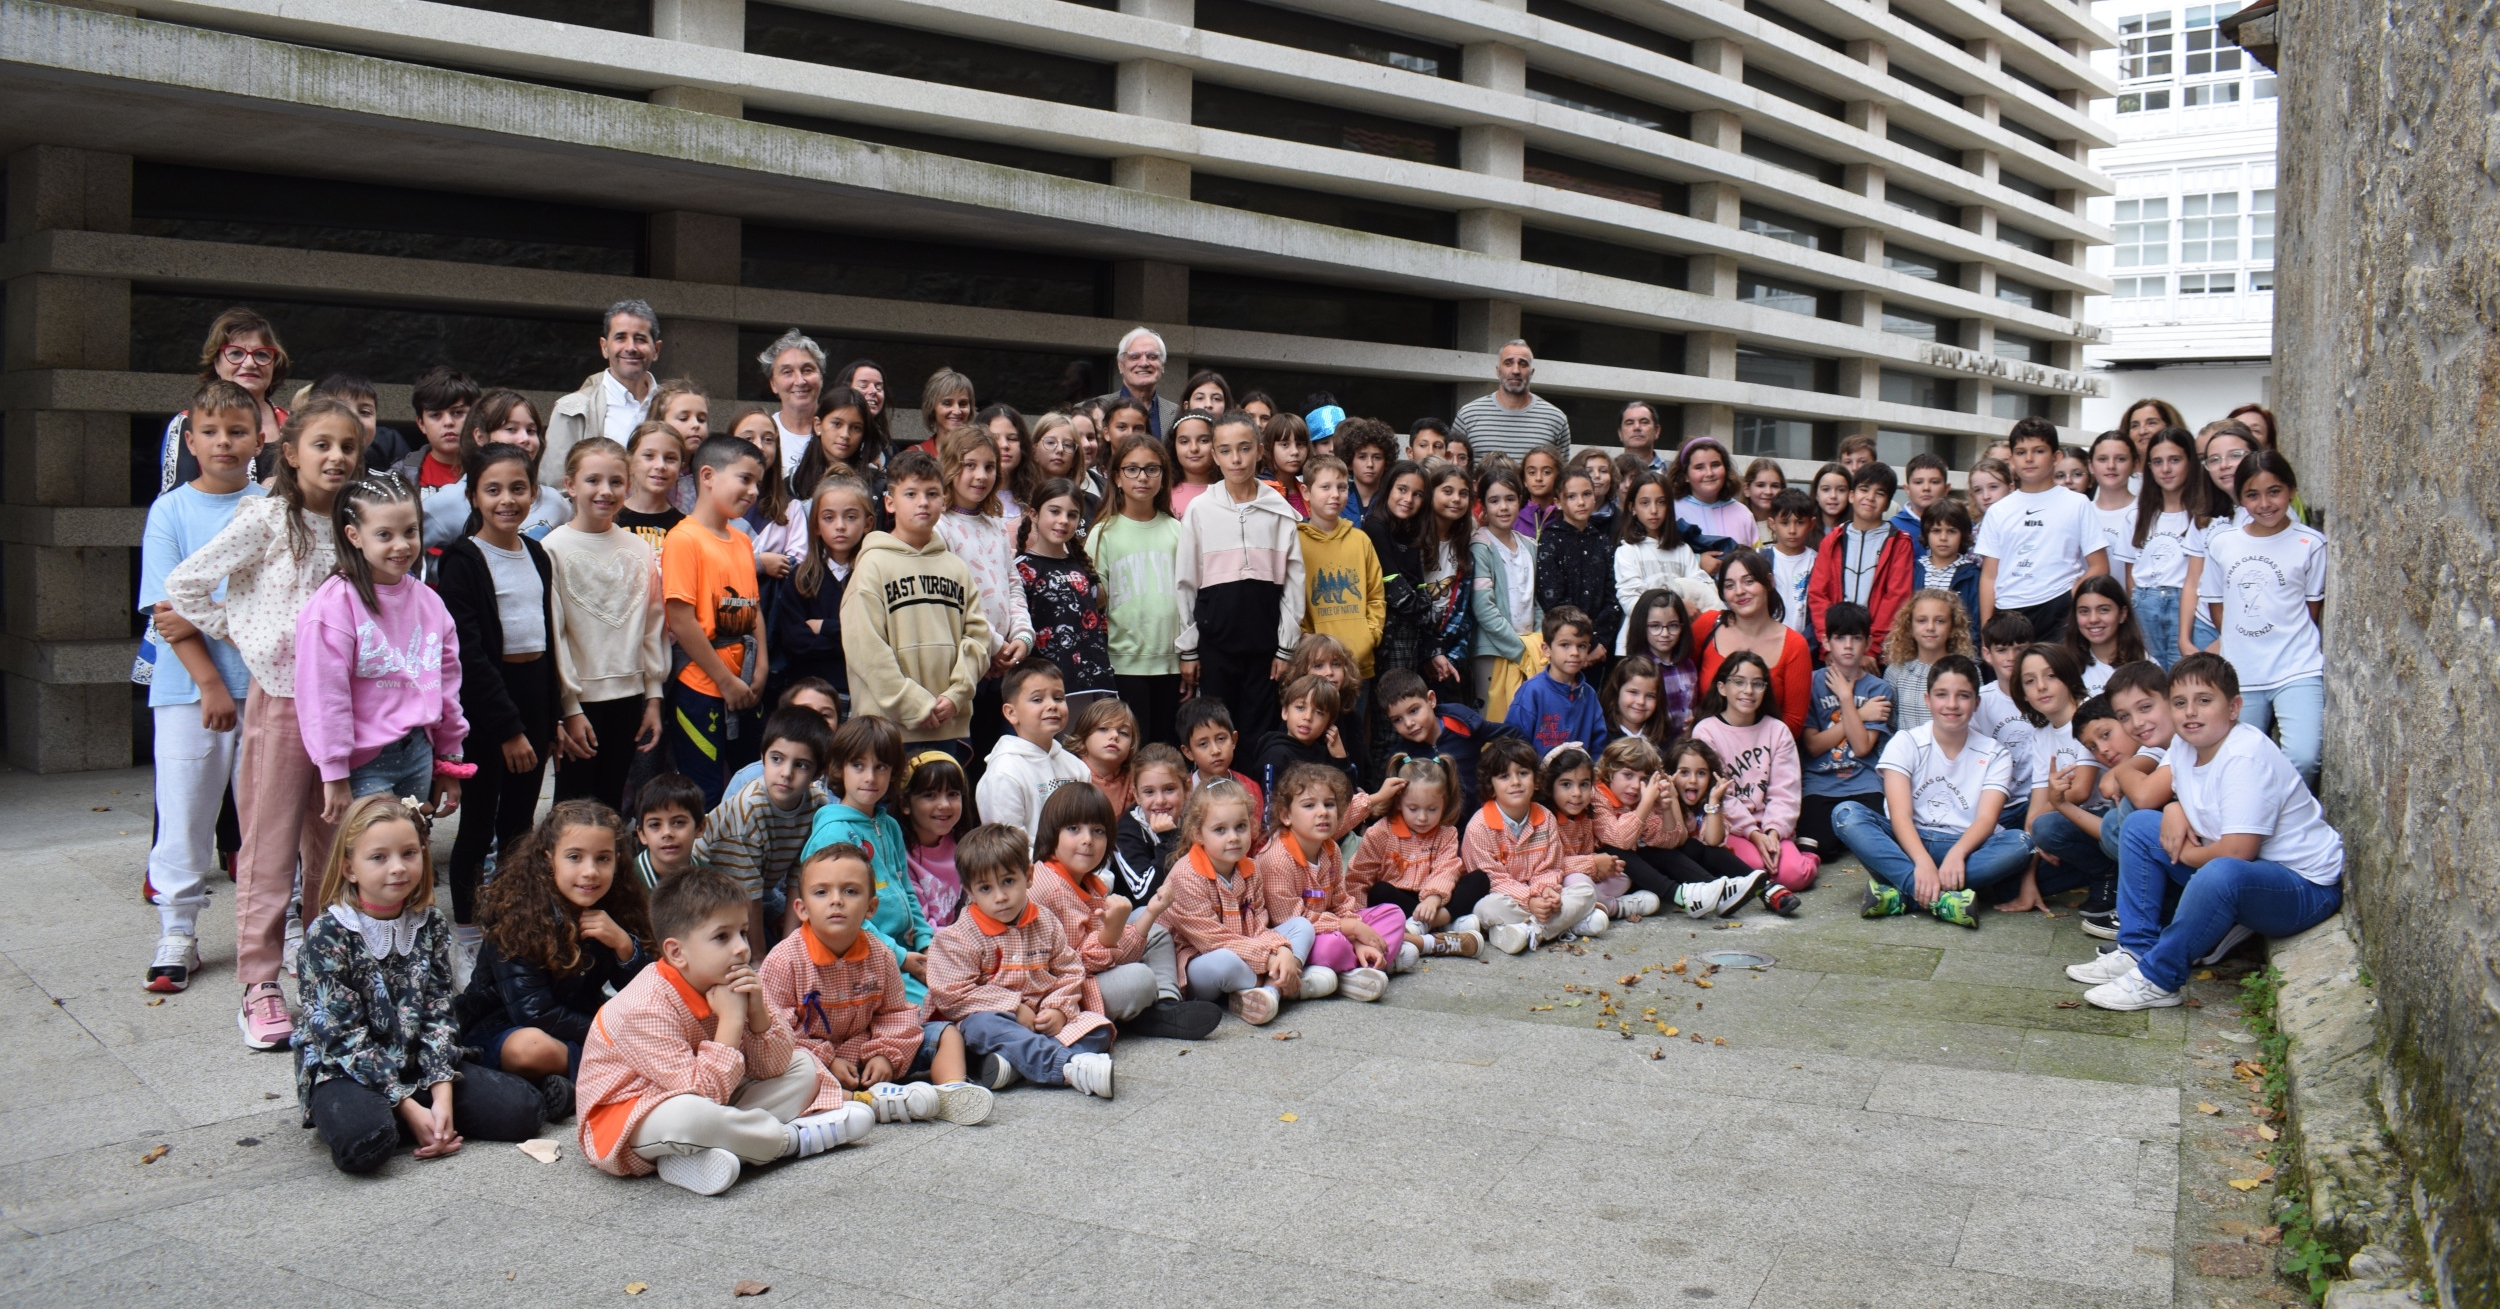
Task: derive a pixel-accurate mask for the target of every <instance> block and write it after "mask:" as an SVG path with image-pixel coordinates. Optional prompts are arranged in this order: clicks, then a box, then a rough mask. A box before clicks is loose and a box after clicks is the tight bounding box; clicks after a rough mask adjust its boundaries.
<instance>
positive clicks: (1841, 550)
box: [1806, 523, 1919, 659]
mask: <svg viewBox="0 0 2500 1309" xmlns="http://www.w3.org/2000/svg"><path fill="white" fill-rule="evenodd" d="M1848 531H1849V525H1848V524H1847V523H1843V524H1841V525H1840V526H1838V527H1835V528H1833V529H1832V530H1831V534H1830V535H1828V536H1825V537H1824V538H1823V544H1822V545H1821V546H1820V547H1819V548H1817V549H1816V550H1815V552H1814V572H1813V573H1812V574H1810V575H1808V577H1807V578H1806V607H1807V609H1809V610H1810V611H1811V612H1812V614H1813V617H1814V639H1815V641H1816V643H1817V644H1818V645H1819V644H1821V643H1822V641H1823V613H1824V611H1825V610H1827V609H1830V608H1831V607H1832V606H1833V605H1836V604H1838V603H1840V602H1841V601H1843V600H1846V599H1848V598H1849V597H1848V593H1847V592H1845V591H1843V590H1842V589H1841V582H1840V575H1841V567H1842V562H1843V561H1842V556H1843V555H1844V554H1845V553H1846V552H1847V548H1848V538H1847V535H1846V534H1847V532H1848ZM1918 554H1919V551H1918V546H1917V543H1915V542H1913V541H1912V540H1910V538H1909V537H1908V536H1907V535H1906V534H1904V533H1903V532H1902V531H1901V530H1900V529H1899V528H1895V529H1893V532H1892V534H1891V535H1889V536H1886V537H1885V538H1884V548H1883V550H1882V552H1881V553H1879V554H1877V555H1876V556H1875V589H1874V590H1872V591H1870V592H1868V593H1867V597H1866V610H1867V613H1868V614H1869V615H1870V616H1872V617H1873V619H1874V622H1875V635H1874V640H1873V642H1872V643H1871V644H1870V646H1869V647H1868V648H1869V650H1870V651H1871V652H1872V653H1873V654H1874V655H1875V657H1877V658H1878V659H1880V658H1881V657H1882V655H1883V652H1884V634H1885V633H1887V632H1889V631H1891V630H1892V615H1893V612H1894V611H1895V610H1898V609H1899V608H1900V607H1901V603H1902V602H1903V601H1905V600H1907V599H1909V598H1910V592H1912V591H1915V590H1917V589H1918V587H1917V585H1916V579H1917V576H1918Z"/></svg>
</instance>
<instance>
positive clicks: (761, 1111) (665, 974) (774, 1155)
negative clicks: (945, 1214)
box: [574, 868, 876, 1195]
mask: <svg viewBox="0 0 2500 1309" xmlns="http://www.w3.org/2000/svg"><path fill="white" fill-rule="evenodd" d="M749 903H750V902H749V900H748V899H747V894H746V892H745V890H743V889H742V888H740V887H739V885H738V884H737V883H736V882H735V881H733V880H731V879H730V878H728V877H726V876H724V875H722V874H720V873H716V872H713V871H711V870H710V869H706V868H696V869H692V870H690V871H687V872H684V873H680V874H678V875H677V876H675V877H672V878H670V879H668V880H667V881H666V882H664V883H662V884H661V886H660V889H659V891H658V892H657V893H656V894H654V895H653V896H652V897H651V934H652V935H654V936H657V937H659V938H660V961H659V962H658V963H655V964H653V965H651V966H650V967H649V968H646V969H643V970H642V972H641V973H639V974H638V975H636V976H635V978H634V980H633V981H631V982H628V983H626V986H625V989H624V990H622V991H619V992H617V993H616V995H615V997H614V998H612V999H610V1000H609V1001H608V1002H607V1003H606V1004H604V1005H602V1006H600V1008H599V1015H598V1017H597V1018H595V1019H593V1020H592V1021H591V1025H590V1039H589V1040H587V1041H585V1042H583V1044H582V1064H581V1069H582V1071H581V1077H580V1079H579V1080H578V1081H576V1082H575V1084H574V1096H575V1103H576V1104H577V1105H578V1106H579V1107H580V1110H581V1137H580V1140H581V1147H582V1153H583V1154H585V1155H587V1156H589V1158H590V1161H591V1162H592V1163H594V1164H596V1165H598V1166H599V1168H600V1170H601V1171H603V1172H608V1173H613V1174H615V1175H616V1176H618V1177H639V1176H642V1175H643V1174H646V1173H650V1172H653V1171H655V1170H656V1171H657V1172H658V1173H659V1174H660V1179H661V1180H662V1181H665V1182H669V1183H672V1184H674V1185H677V1186H682V1187H684V1188H686V1189H687V1190H689V1191H692V1192H694V1193H695V1194H697V1195H718V1194H720V1193H721V1192H723V1191H726V1190H728V1189H729V1185H730V1183H732V1182H735V1181H737V1180H738V1173H739V1171H740V1168H741V1166H742V1165H743V1164H762V1163H770V1162H772V1161H773V1160H775V1159H781V1158H785V1157H787V1156H790V1155H798V1156H801V1157H805V1156H807V1155H812V1154H822V1153H823V1152H824V1151H826V1150H828V1149H831V1148H832V1147H834V1146H837V1145H843V1144H847V1143H849V1142H852V1141H856V1140H858V1139H859V1138H860V1137H862V1136H864V1135H866V1134H867V1132H868V1129H869V1127H870V1126H872V1125H873V1124H874V1123H875V1122H876V1115H875V1114H874V1113H872V1112H870V1111H869V1109H868V1107H867V1106H866V1105H860V1104H853V1103H851V1102H850V1101H849V1099H848V1098H847V1096H846V1095H845V1093H844V1092H843V1090H842V1086H841V1084H840V1083H839V1082H836V1081H835V1080H834V1079H833V1075H832V1074H831V1073H828V1072H826V1071H825V1070H824V1067H823V1066H822V1065H820V1064H818V1063H817V1062H816V1058H815V1056H813V1055H810V1054H808V1053H807V1052H806V1051H804V1050H801V1049H799V1048H798V1046H797V1043H796V1038H795V1037H794V1036H793V1035H792V1034H791V1031H790V1025H789V1024H788V1023H786V1022H783V1021H782V1020H781V1015H779V1014H777V1013H775V1012H773V1008H772V1006H771V1005H769V1004H767V1003H765V1000H764V986H763V983H762V982H761V981H760V980H759V979H758V978H757V977H756V975H755V969H754V968H752V967H750V966H749V965H748V962H747V961H748V959H749V958H750V956H749V954H748V945H747V906H748V904H749Z"/></svg>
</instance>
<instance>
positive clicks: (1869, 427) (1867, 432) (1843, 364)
mask: <svg viewBox="0 0 2500 1309" xmlns="http://www.w3.org/2000/svg"><path fill="white" fill-rule="evenodd" d="M1883 373H1884V366H1883V361H1881V360H1877V359H1843V360H1841V361H1840V382H1839V385H1840V393H1841V394H1842V395H1844V396H1847V397H1848V398H1850V399H1852V400H1855V401H1857V402H1858V403H1860V404H1870V405H1871V404H1875V403H1877V402H1879V401H1881V400H1882V399H1883V398H1884V376H1883ZM1839 434H1840V435H1841V436H1843V437H1851V436H1866V437H1872V436H1874V435H1875V420H1874V419H1872V418H1844V419H1842V420H1840V433H1839Z"/></svg>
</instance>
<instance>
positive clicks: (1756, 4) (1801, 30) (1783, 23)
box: [1745, 0, 1849, 50]
mask: <svg viewBox="0 0 2500 1309" xmlns="http://www.w3.org/2000/svg"><path fill="white" fill-rule="evenodd" d="M1745 12H1746V13H1749V14H1752V15H1753V16H1754V17H1756V18H1759V19H1761V20H1762V21H1764V22H1766V23H1772V24H1775V25H1777V26H1780V27H1785V28H1787V29H1788V30H1789V31H1791V32H1795V33H1796V34H1797V35H1799V36H1802V37H1804V38H1805V39H1807V40H1809V41H1812V42H1814V43H1815V44H1816V45H1821V46H1829V47H1831V48H1832V49H1834V50H1846V49H1848V48H1849V43H1848V42H1846V41H1843V40H1841V39H1840V38H1839V37H1836V36H1834V35H1832V34H1831V33H1829V32H1826V31H1824V30H1823V29H1822V28H1819V27H1816V26H1815V25H1814V24H1812V23H1809V22H1807V21H1806V20H1804V19H1802V18H1799V17H1797V16H1796V15H1795V14H1792V13H1788V12H1786V11H1784V10H1779V9H1773V8H1772V7H1771V6H1769V5H1766V4H1764V3H1762V0H1745Z"/></svg>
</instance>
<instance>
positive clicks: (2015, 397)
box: [1988, 387, 2049, 418]
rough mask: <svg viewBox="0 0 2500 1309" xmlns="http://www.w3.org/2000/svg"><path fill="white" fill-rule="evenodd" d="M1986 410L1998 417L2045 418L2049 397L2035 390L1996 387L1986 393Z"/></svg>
mask: <svg viewBox="0 0 2500 1309" xmlns="http://www.w3.org/2000/svg"><path fill="white" fill-rule="evenodd" d="M1988 411H1989V412H1990V413H1992V414H1994V415H1995V416H1996V417H1999V418H2046V417H2048V416H2049V398H2048V397H2047V396H2045V395H2041V394H2039V393H2038V392H2035V391H2008V390H2006V389H2005V388H2004V387H1998V388H1997V389H1996V390H1994V391H1992V392H1990V393H1989V395H1988Z"/></svg>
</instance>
